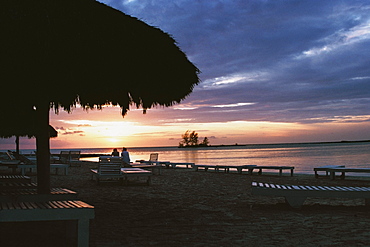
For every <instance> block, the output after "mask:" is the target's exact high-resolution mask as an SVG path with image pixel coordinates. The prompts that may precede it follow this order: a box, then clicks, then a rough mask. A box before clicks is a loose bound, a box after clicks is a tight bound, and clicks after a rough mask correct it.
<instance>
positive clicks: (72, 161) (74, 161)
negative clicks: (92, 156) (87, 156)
mask: <svg viewBox="0 0 370 247" xmlns="http://www.w3.org/2000/svg"><path fill="white" fill-rule="evenodd" d="M80 156H81V151H69V165H70V166H81V162H80Z"/></svg>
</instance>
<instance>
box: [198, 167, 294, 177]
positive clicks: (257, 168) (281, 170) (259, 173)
mask: <svg viewBox="0 0 370 247" xmlns="http://www.w3.org/2000/svg"><path fill="white" fill-rule="evenodd" d="M194 168H195V170H196V171H199V170H204V171H208V170H209V169H213V170H214V171H216V172H219V171H221V170H223V171H224V172H226V173H228V172H230V169H236V170H237V172H238V173H240V174H241V173H242V172H243V170H247V171H248V174H249V175H253V172H254V170H258V172H257V174H258V175H262V171H263V170H278V171H279V176H282V175H283V170H289V172H290V176H293V171H294V166H257V165H242V166H233V165H194Z"/></svg>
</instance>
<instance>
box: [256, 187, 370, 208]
mask: <svg viewBox="0 0 370 247" xmlns="http://www.w3.org/2000/svg"><path fill="white" fill-rule="evenodd" d="M252 194H253V195H262V196H279V197H284V198H285V201H286V202H287V203H288V204H289V205H290V206H292V207H294V208H300V207H301V206H302V205H303V203H304V201H305V200H306V198H307V197H328V198H364V199H365V204H366V205H370V187H347V186H308V185H279V184H270V183H258V182H252Z"/></svg>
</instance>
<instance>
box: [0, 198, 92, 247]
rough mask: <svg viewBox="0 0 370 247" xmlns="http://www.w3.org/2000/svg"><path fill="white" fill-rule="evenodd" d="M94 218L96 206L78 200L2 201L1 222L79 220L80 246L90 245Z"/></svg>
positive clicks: (78, 239) (0, 209)
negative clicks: (91, 226)
mask: <svg viewBox="0 0 370 247" xmlns="http://www.w3.org/2000/svg"><path fill="white" fill-rule="evenodd" d="M93 218H94V207H93V206H91V205H89V204H87V203H85V202H82V201H78V200H71V201H46V202H0V222H27V221H56V220H66V221H68V220H77V244H78V246H79V247H80V246H82V247H84V246H86V247H87V246H89V221H90V219H93ZM20 234H21V233H20Z"/></svg>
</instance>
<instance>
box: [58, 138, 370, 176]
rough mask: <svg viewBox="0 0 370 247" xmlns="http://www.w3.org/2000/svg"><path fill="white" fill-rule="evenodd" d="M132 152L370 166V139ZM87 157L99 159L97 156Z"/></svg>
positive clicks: (212, 160)
mask: <svg viewBox="0 0 370 247" xmlns="http://www.w3.org/2000/svg"><path fill="white" fill-rule="evenodd" d="M77 150H80V151H81V153H83V154H110V153H111V152H112V149H111V148H100V149H99V148H94V149H77ZM60 151H61V149H53V150H51V152H52V153H59V152H60ZM128 151H129V152H130V156H131V161H135V160H148V159H149V155H150V153H159V161H171V162H192V163H195V164H216V165H269V166H270V165H271V166H274V165H275V166H294V167H295V169H294V173H305V174H312V173H313V168H314V167H319V166H324V165H345V166H346V167H367V168H370V142H355V143H324V144H269V145H247V146H224V147H207V148H177V147H150V148H128ZM85 159H87V160H91V161H98V158H97V157H92V158H85ZM351 175H352V174H351ZM354 175H356V174H354ZM360 175H361V176H364V175H366V174H364V173H362V174H360ZM369 175H370V174H369Z"/></svg>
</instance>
